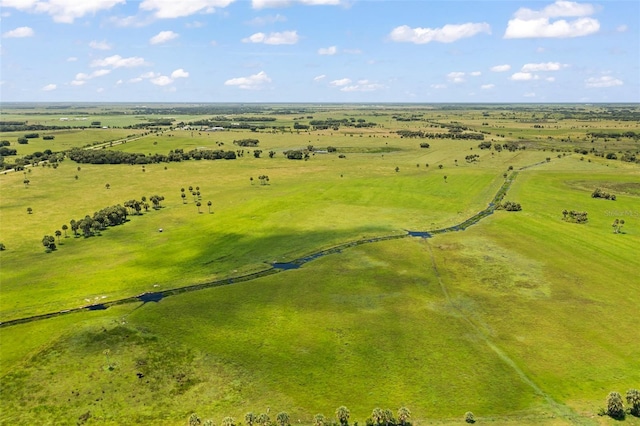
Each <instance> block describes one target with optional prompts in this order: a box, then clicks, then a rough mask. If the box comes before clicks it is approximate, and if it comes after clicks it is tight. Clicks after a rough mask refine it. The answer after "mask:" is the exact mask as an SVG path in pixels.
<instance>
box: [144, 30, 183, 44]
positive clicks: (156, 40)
mask: <svg viewBox="0 0 640 426" xmlns="http://www.w3.org/2000/svg"><path fill="white" fill-rule="evenodd" d="M178 37H180V35H179V34H178V33H174V32H173V31H160V32H159V33H158V34H156V35H154V36H153V37H151V38H150V39H149V43H151V44H162V43H166V42H168V41H171V40H174V39H176V38H178Z"/></svg>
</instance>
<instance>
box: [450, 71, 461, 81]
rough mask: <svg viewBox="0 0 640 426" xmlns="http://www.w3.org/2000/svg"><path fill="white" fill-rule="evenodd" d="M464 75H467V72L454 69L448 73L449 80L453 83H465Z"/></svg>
mask: <svg viewBox="0 0 640 426" xmlns="http://www.w3.org/2000/svg"><path fill="white" fill-rule="evenodd" d="M464 76H465V73H463V72H457V71H454V72H450V73H449V74H447V80H449V81H450V82H452V83H463V82H464Z"/></svg>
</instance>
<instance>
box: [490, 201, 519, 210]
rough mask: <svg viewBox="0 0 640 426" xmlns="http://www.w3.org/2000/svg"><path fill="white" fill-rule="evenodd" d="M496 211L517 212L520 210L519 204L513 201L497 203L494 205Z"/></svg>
mask: <svg viewBox="0 0 640 426" xmlns="http://www.w3.org/2000/svg"><path fill="white" fill-rule="evenodd" d="M496 209H498V210H506V211H508V212H519V211H520V210H522V206H521V205H520V203H514V202H513V201H505V202H504V203H498V204H497V205H496Z"/></svg>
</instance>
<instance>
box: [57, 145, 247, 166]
mask: <svg viewBox="0 0 640 426" xmlns="http://www.w3.org/2000/svg"><path fill="white" fill-rule="evenodd" d="M67 155H68V157H69V158H70V159H71V160H73V161H75V162H77V163H83V164H86V163H89V164H153V163H169V162H180V161H188V160H220V159H224V160H234V159H235V158H236V153H235V152H234V151H225V150H222V149H217V150H210V149H193V150H191V151H188V152H184V150H183V149H175V150H171V151H169V153H168V154H152V155H148V156H147V155H145V154H142V153H130V152H122V151H111V150H106V149H103V150H87V149H80V148H72V149H71V150H69V151H68V152H67Z"/></svg>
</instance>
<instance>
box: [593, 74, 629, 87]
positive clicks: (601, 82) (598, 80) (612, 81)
mask: <svg viewBox="0 0 640 426" xmlns="http://www.w3.org/2000/svg"><path fill="white" fill-rule="evenodd" d="M584 83H585V86H586V87H588V88H599V87H614V86H622V85H623V84H624V82H623V81H622V80H619V79H617V78H614V77H611V76H610V75H603V76H602V77H591V78H588V79H586V80H585V81H584Z"/></svg>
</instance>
